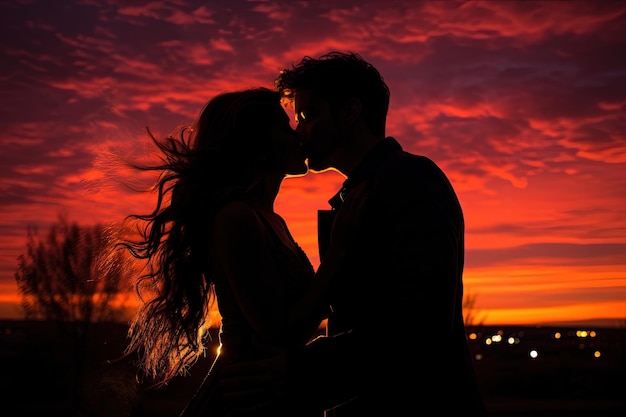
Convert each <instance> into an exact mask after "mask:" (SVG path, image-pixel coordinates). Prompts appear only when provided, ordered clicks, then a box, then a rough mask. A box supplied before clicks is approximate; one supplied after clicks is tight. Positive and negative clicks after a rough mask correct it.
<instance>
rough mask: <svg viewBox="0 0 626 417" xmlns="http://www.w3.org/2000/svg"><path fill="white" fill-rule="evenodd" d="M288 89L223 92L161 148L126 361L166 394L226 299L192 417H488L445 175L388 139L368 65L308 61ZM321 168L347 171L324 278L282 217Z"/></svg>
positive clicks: (136, 248)
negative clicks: (283, 198)
mask: <svg viewBox="0 0 626 417" xmlns="http://www.w3.org/2000/svg"><path fill="white" fill-rule="evenodd" d="M275 85H276V90H275V91H274V90H269V89H265V88H256V89H249V90H243V91H238V92H232V93H225V94H221V95H219V96H217V97H215V98H213V99H212V100H211V101H209V103H208V104H207V105H206V106H205V108H204V109H203V110H202V112H201V113H200V115H199V117H198V119H197V121H196V122H195V123H194V125H193V126H191V127H190V128H187V129H182V130H181V131H180V132H178V133H177V134H172V135H169V136H168V137H166V138H165V139H164V140H157V139H155V138H154V137H153V138H152V139H153V140H154V142H155V143H156V144H157V146H158V147H159V149H160V151H161V152H162V153H163V158H162V161H163V163H162V164H160V165H158V166H144V167H139V166H137V167H138V168H140V169H147V170H148V169H156V170H158V171H161V172H162V175H161V177H160V179H159V183H158V184H157V187H156V189H157V190H158V191H157V192H158V198H157V205H156V208H155V210H154V211H153V212H151V213H150V214H148V215H145V216H134V217H135V218H137V219H138V220H140V221H141V222H145V227H144V228H143V229H142V230H143V232H144V233H143V235H142V238H141V239H139V240H138V241H134V242H129V243H128V244H129V246H130V247H131V249H132V251H133V253H134V254H135V256H137V257H138V258H142V259H145V260H146V261H147V262H148V265H149V269H148V270H147V273H146V274H145V275H144V276H143V277H141V278H140V280H139V281H138V282H137V285H138V288H139V289H145V290H148V292H147V293H146V297H147V299H146V302H145V304H144V305H142V307H141V308H140V310H139V311H138V314H137V316H136V318H135V320H134V321H133V322H132V324H131V333H130V335H131V340H130V344H129V347H128V350H127V353H128V354H137V353H138V354H139V355H140V357H141V359H142V362H141V365H142V370H143V371H145V372H146V374H147V376H149V377H151V378H153V379H154V380H156V381H157V382H158V383H167V382H168V381H169V380H171V378H173V377H174V376H176V375H179V374H181V373H183V372H184V371H185V370H186V369H187V368H188V367H189V366H191V365H192V364H193V363H194V362H195V361H196V360H197V358H198V356H199V355H201V354H202V352H203V349H204V346H203V342H204V339H203V330H204V329H205V327H206V324H207V322H206V318H207V315H208V311H209V308H210V306H211V303H212V302H213V301H215V299H217V301H218V307H219V312H220V315H221V317H222V322H221V328H220V343H221V353H220V354H219V356H218V357H217V359H216V360H215V362H214V363H213V366H212V368H211V370H210V372H209V374H208V375H207V377H206V379H205V381H204V382H203V384H202V386H201V387H200V388H199V389H198V391H197V392H196V394H195V395H194V397H193V399H192V400H191V402H190V403H189V404H188V406H187V407H186V409H185V410H184V411H183V413H182V416H184V417H199V416H208V417H213V416H216V417H219V416H243V415H258V416H265V415H279V416H283V415H284V416H287V415H289V416H322V415H324V412H325V410H328V411H326V413H327V414H328V415H330V414H332V415H336V416H356V415H359V416H360V415H363V416H365V415H367V416H369V415H379V416H391V415H419V414H421V413H422V412H423V410H425V409H427V410H435V411H434V412H435V413H436V414H437V415H462V416H484V415H486V411H485V407H484V404H483V401H482V399H481V395H480V393H479V388H478V384H477V381H476V377H475V374H474V369H473V361H472V357H471V356H470V352H469V349H468V344H467V339H466V332H465V327H464V323H463V315H462V300H463V282H462V275H463V259H464V219H463V213H462V209H461V206H460V204H459V201H458V200H457V197H456V195H455V192H454V190H453V187H452V185H451V184H450V182H449V181H448V179H447V178H446V175H445V174H444V173H443V172H442V170H441V169H440V168H439V167H438V166H437V165H436V164H435V163H434V162H433V161H432V160H430V159H428V158H427V157H425V156H420V155H414V154H411V153H408V152H406V151H404V150H403V149H402V147H401V145H400V144H399V142H398V141H396V140H395V139H394V138H392V137H387V136H386V132H385V127H386V117H387V111H388V107H389V98H390V93H389V89H388V87H387V85H386V83H385V82H384V80H383V78H382V77H381V75H380V73H379V71H378V70H377V69H376V68H375V67H373V66H372V65H371V64H369V63H368V62H366V61H365V60H363V59H362V58H361V57H360V56H359V55H357V54H354V53H341V52H332V53H329V54H326V55H323V56H321V57H319V58H317V59H316V58H311V57H304V58H303V59H302V60H300V62H298V63H297V64H296V65H293V66H292V67H290V68H288V69H285V70H283V71H282V72H281V73H280V74H279V76H278V78H277V79H276V82H275ZM285 99H287V101H288V102H290V103H291V104H292V105H293V106H294V111H295V115H296V119H297V128H296V130H295V131H294V130H293V129H292V128H291V127H290V124H289V119H288V116H287V113H286V112H285V110H284V109H283V107H282V104H281V103H284V100H285ZM305 158H306V160H307V161H308V169H309V170H311V171H313V172H316V171H317V172H319V171H324V170H327V169H329V168H332V169H335V170H337V171H339V172H340V173H341V174H343V175H344V176H345V177H346V180H345V182H344V184H343V187H342V188H341V190H339V192H338V193H337V195H335V196H334V197H332V198H331V199H330V204H331V209H330V210H328V211H321V212H320V217H319V218H320V224H319V236H320V239H319V245H320V248H322V249H323V250H322V252H323V253H322V254H321V263H320V266H319V268H318V269H317V271H314V268H313V267H312V265H311V263H310V262H309V260H308V258H307V256H306V254H305V253H304V252H303V251H302V250H301V249H300V247H299V245H298V244H297V243H296V242H295V241H294V239H293V238H292V236H291V234H290V232H289V228H288V227H287V225H286V224H285V222H284V220H283V219H282V218H281V217H280V216H279V215H278V214H277V213H276V212H275V211H274V200H275V198H276V196H277V194H278V192H279V188H280V186H281V183H282V181H283V180H284V179H285V178H286V177H288V176H293V175H304V174H306V173H307V170H308V169H307V163H305ZM326 318H327V319H328V321H327V334H326V335H325V336H320V337H317V338H315V339H313V340H311V339H312V338H313V337H314V334H315V331H316V329H317V328H318V327H319V325H320V323H321V322H322V321H323V320H324V319H326ZM430 413H431V414H432V412H430Z"/></svg>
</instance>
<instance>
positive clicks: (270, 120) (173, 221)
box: [125, 88, 307, 382]
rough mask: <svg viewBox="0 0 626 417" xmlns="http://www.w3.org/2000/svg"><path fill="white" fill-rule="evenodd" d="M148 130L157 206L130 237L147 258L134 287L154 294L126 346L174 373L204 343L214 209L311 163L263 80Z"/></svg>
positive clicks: (153, 366)
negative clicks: (169, 126) (172, 129)
mask: <svg viewBox="0 0 626 417" xmlns="http://www.w3.org/2000/svg"><path fill="white" fill-rule="evenodd" d="M150 136H151V137H152V139H153V140H154V143H155V144H156V145H157V147H158V148H159V150H160V151H161V152H162V155H161V162H162V163H161V164H159V165H157V166H148V167H141V166H136V167H137V168H139V169H144V170H154V171H158V172H159V173H160V177H159V179H158V182H157V184H156V192H157V193H158V195H157V202H156V207H155V208H154V210H153V211H152V212H151V213H149V214H147V215H134V216H131V217H134V218H136V219H138V220H140V221H141V222H142V223H143V224H144V227H141V229H140V230H139V231H140V233H141V235H142V236H141V239H140V240H139V241H137V242H127V243H126V244H125V246H127V247H128V248H129V249H130V250H131V253H132V254H133V255H134V256H136V257H137V258H140V259H144V260H146V261H147V264H148V268H147V272H146V273H145V275H143V276H141V277H139V278H138V281H137V283H136V286H137V289H138V291H139V292H140V294H142V295H146V297H147V298H146V300H149V301H147V302H146V303H145V304H143V305H142V307H141V308H140V310H139V311H138V314H137V316H136V318H135V320H134V321H133V323H132V326H131V333H132V338H131V343H130V344H129V347H128V349H127V352H131V353H132V352H139V353H140V355H141V356H142V362H143V366H144V368H145V369H146V370H147V371H148V372H149V373H152V375H155V376H156V375H163V376H164V381H165V382H167V380H169V379H171V378H172V377H173V376H175V375H176V374H178V373H180V372H182V371H183V370H184V369H185V368H186V367H187V366H189V365H190V364H192V363H193V362H194V360H195V359H197V356H198V355H199V354H201V353H202V350H203V345H202V340H201V337H202V332H201V331H200V329H201V328H202V327H203V326H204V325H205V324H206V322H205V320H206V319H207V314H208V311H209V306H210V303H211V300H212V286H211V285H210V284H211V282H212V277H210V276H207V275H205V272H206V271H207V270H208V269H209V266H208V265H207V262H208V259H209V257H208V256H207V254H208V250H209V246H208V238H207V235H208V234H209V233H210V229H211V224H212V219H211V213H212V212H213V211H214V210H215V209H216V208H217V207H218V206H219V205H220V204H221V203H222V202H223V201H225V200H226V199H228V198H229V196H232V195H241V194H245V193H246V192H248V191H250V190H253V189H254V190H261V191H260V192H261V193H263V192H267V190H268V189H272V188H268V187H264V186H263V184H264V183H265V182H267V181H269V182H272V183H273V184H274V185H275V184H277V183H279V181H281V180H282V179H283V178H284V177H285V175H288V174H292V175H296V174H304V173H306V171H307V166H306V162H305V158H304V154H303V152H302V150H301V146H300V143H299V135H298V134H297V133H296V132H295V131H294V130H293V129H292V128H291V126H290V124H289V117H288V116H287V113H286V112H285V110H284V109H283V107H282V105H281V101H280V94H279V93H278V92H275V91H272V90H269V89H265V88H256V89H249V90H243V91H237V92H229V93H224V94H220V95H218V96H216V97H215V98H213V99H211V100H210V101H209V102H208V103H207V105H206V106H205V107H204V109H203V110H202V112H201V113H200V116H199V117H198V120H197V121H196V123H195V124H194V125H193V126H192V127H191V129H189V128H183V129H182V131H181V132H180V135H176V134H170V135H169V136H167V137H166V138H165V139H164V140H157V139H156V138H154V137H153V136H152V135H151V134H150ZM275 188H276V189H277V188H278V187H275ZM255 195H257V196H258V194H255ZM268 197H269V198H271V197H272V196H268ZM144 289H145V290H147V291H144Z"/></svg>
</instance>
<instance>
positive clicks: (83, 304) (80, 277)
mask: <svg viewBox="0 0 626 417" xmlns="http://www.w3.org/2000/svg"><path fill="white" fill-rule="evenodd" d="M119 233H121V231H119V230H116V229H115V228H114V227H110V226H109V227H105V226H103V225H100V224H98V225H95V226H80V225H78V224H77V223H76V222H70V221H69V220H68V218H67V216H65V215H59V218H58V222H57V223H55V224H53V225H52V226H51V227H50V230H49V232H48V234H47V235H46V236H45V237H41V236H40V235H39V233H38V231H37V228H36V227H34V226H31V225H29V227H28V231H27V241H26V251H25V253H23V254H22V255H21V256H20V257H19V258H18V269H17V272H16V273H15V279H16V281H17V285H18V290H19V292H20V294H21V297H22V307H23V310H24V313H25V318H26V319H30V320H43V321H47V322H51V324H53V323H54V324H56V325H57V326H56V329H57V333H56V334H57V339H56V342H54V345H51V346H50V349H47V352H46V355H47V356H48V358H49V362H48V363H49V364H51V365H53V366H58V370H57V371H58V372H56V374H55V375H56V376H57V378H59V379H58V380H57V381H56V384H55V387H54V388H56V389H58V390H60V392H61V393H63V392H66V393H67V394H70V395H72V399H71V404H73V407H75V410H77V413H79V414H84V412H85V411H86V407H87V406H88V403H87V402H86V400H85V399H86V398H93V397H94V392H92V391H93V390H94V389H99V388H98V386H96V387H94V386H93V384H88V383H86V382H87V381H93V379H94V378H102V377H103V375H104V374H103V372H112V371H116V370H115V369H114V368H113V367H108V368H107V366H106V363H107V359H111V358H103V355H106V353H103V352H104V351H105V350H106V348H107V347H106V346H105V345H106V344H110V343H109V341H103V340H102V338H103V337H108V336H105V335H103V334H100V332H101V329H102V326H96V324H98V323H100V324H105V323H106V322H109V323H110V322H120V321H122V320H124V321H126V320H127V319H128V315H127V314H126V312H125V306H124V305H125V304H126V303H125V301H127V298H128V297H129V296H130V295H131V294H132V287H131V285H130V280H129V279H128V278H127V277H128V276H130V275H131V273H132V271H131V270H130V268H132V264H129V263H128V262H127V258H128V257H127V256H125V254H124V252H123V251H119V250H115V247H114V244H115V239H116V236H117V234H119ZM120 353H121V351H120ZM114 355H118V353H116V354H114ZM63 387H67V388H69V390H66V389H64V388H63ZM100 388H101V387H100ZM47 389H52V387H49V386H48V388H47ZM86 390H87V391H86ZM90 390H91V391H90ZM110 400H111V399H110ZM78 410H80V411H78ZM92 415H93V413H92Z"/></svg>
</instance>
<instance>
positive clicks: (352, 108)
mask: <svg viewBox="0 0 626 417" xmlns="http://www.w3.org/2000/svg"><path fill="white" fill-rule="evenodd" d="M362 108H363V105H362V104H361V100H359V99H358V98H356V97H353V98H351V99H349V100H348V101H347V102H346V104H345V105H344V106H343V112H344V121H345V122H346V124H349V125H351V124H353V123H354V122H356V121H357V120H358V118H359V117H361V110H362Z"/></svg>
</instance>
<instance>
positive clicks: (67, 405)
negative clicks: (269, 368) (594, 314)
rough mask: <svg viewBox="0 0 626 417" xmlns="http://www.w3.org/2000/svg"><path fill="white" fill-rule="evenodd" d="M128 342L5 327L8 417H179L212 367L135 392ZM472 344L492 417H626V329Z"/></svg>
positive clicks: (494, 335) (504, 331)
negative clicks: (123, 357) (125, 353)
mask: <svg viewBox="0 0 626 417" xmlns="http://www.w3.org/2000/svg"><path fill="white" fill-rule="evenodd" d="M579 330H584V331H586V332H580V331H579ZM577 331H579V332H577ZM125 332H126V328H125V326H123V325H119V324H100V325H91V326H88V327H80V326H76V325H74V326H68V325H65V326H59V325H58V324H55V323H47V322H21V321H17V322H16V321H4V322H0V369H1V371H0V393H1V394H0V397H1V398H2V401H1V403H0V416H3V417H30V416H43V415H55V416H56V415H59V416H67V417H75V416H76V417H78V416H80V417H108V416H115V417H148V416H149V417H176V416H177V415H178V413H179V412H180V410H181V409H182V407H183V406H184V404H185V402H186V401H187V400H188V399H189V397H190V396H191V394H192V392H193V390H194V389H195V387H196V386H197V385H198V384H199V383H200V381H201V380H202V378H203V376H204V374H205V372H206V371H207V369H208V366H209V363H210V362H211V359H212V358H208V357H207V358H205V359H203V360H201V361H199V362H198V363H197V364H196V365H195V366H194V367H193V368H192V369H191V370H190V375H188V376H186V377H179V378H177V379H176V380H174V381H173V382H172V383H170V384H169V385H168V386H167V387H166V388H164V389H160V390H151V389H148V388H147V387H145V386H142V385H140V384H137V383H136V382H135V379H134V374H133V372H134V369H133V367H132V364H130V363H128V362H123V361H122V362H114V363H107V360H108V359H112V358H115V357H116V355H118V354H119V353H120V352H121V350H122V349H123V347H124V344H125ZM470 335H476V338H475V339H472V338H470V341H471V348H472V351H473V353H474V354H475V355H476V369H477V372H478V375H479V378H480V383H481V386H482V388H483V392H484V394H485V398H486V400H487V405H488V408H489V410H490V413H491V416H492V417H513V416H515V417H530V416H538V417H544V416H545V417H609V416H610V417H624V416H626V329H624V328H584V329H577V328H572V327H563V328H557V327H538V328H526V327H502V328H496V327H482V328H476V329H471V332H470ZM533 352H537V356H536V357H535V356H533ZM409 415H410V414H409Z"/></svg>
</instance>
